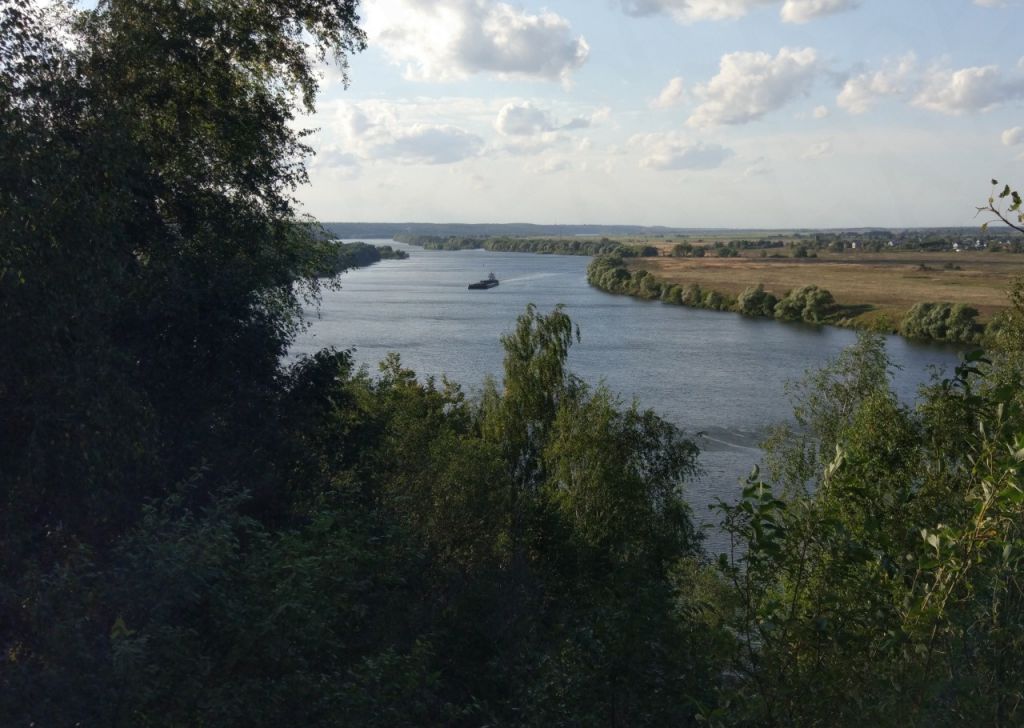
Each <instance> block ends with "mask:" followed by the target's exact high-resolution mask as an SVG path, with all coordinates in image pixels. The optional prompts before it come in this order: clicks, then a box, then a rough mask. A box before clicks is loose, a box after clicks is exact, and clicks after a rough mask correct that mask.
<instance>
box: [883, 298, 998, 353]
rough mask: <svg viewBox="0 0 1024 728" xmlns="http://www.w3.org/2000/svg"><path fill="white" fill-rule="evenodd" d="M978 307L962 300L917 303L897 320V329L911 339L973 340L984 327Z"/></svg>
mask: <svg viewBox="0 0 1024 728" xmlns="http://www.w3.org/2000/svg"><path fill="white" fill-rule="evenodd" d="M977 318H978V309H976V308H973V307H971V306H966V305H964V304H962V303H918V304H915V305H914V307H913V308H911V309H910V310H909V311H908V312H907V315H906V316H904V318H903V321H902V322H901V323H900V333H902V334H903V335H904V336H906V337H909V338H912V339H933V340H935V341H948V342H950V343H954V344H975V343H977V342H978V341H979V340H980V339H981V337H982V334H983V333H984V331H985V327H984V326H982V325H981V324H980V323H978V321H977Z"/></svg>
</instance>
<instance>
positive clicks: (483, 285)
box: [469, 273, 498, 291]
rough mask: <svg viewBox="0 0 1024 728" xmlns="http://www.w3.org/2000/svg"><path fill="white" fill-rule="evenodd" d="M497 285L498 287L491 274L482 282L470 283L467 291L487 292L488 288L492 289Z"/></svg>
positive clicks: (495, 279) (496, 280)
mask: <svg viewBox="0 0 1024 728" xmlns="http://www.w3.org/2000/svg"><path fill="white" fill-rule="evenodd" d="M497 285H498V279H497V278H495V277H494V274H493V273H491V274H490V275H489V276H487V277H486V278H485V279H484V280H482V281H477V282H476V283H470V284H469V290H471V291H484V290H487V289H488V288H494V287H495V286H497Z"/></svg>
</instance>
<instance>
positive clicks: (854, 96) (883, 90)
mask: <svg viewBox="0 0 1024 728" xmlns="http://www.w3.org/2000/svg"><path fill="white" fill-rule="evenodd" d="M916 73H917V58H916V57H915V56H914V54H913V53H908V54H907V55H905V56H903V57H902V58H900V59H899V60H897V61H888V62H886V63H885V64H884V66H883V68H882V69H880V70H878V71H875V72H867V73H860V74H858V75H856V76H853V77H851V78H849V79H848V80H847V81H846V83H845V84H844V85H843V89H842V91H840V92H839V96H838V97H837V98H836V103H837V104H838V105H839V107H840V108H842V109H845V110H846V111H849V112H850V113H851V114H863V113H865V112H866V111H868V110H870V109H871V107H872V106H874V105H875V104H876V103H878V101H879V100H880V99H882V98H886V97H893V96H897V97H902V96H906V95H907V94H908V93H910V91H911V89H912V88H913V86H914V85H915V84H916V83H917V81H916V78H915V76H916Z"/></svg>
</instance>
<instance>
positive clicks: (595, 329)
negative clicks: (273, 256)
mask: <svg viewBox="0 0 1024 728" xmlns="http://www.w3.org/2000/svg"><path fill="white" fill-rule="evenodd" d="M367 242H373V243H377V244H387V245H392V246H393V247H396V248H402V249H404V250H407V251H408V252H409V254H410V258H409V259H408V260H398V261H381V262H380V263H377V264H375V265H373V266H371V267H369V268H363V269H359V270H355V271H351V272H349V273H346V274H344V275H343V276H342V278H341V285H342V288H341V290H338V291H326V292H325V293H324V296H323V301H322V304H321V307H320V309H319V311H318V312H312V311H311V312H309V316H310V319H311V321H312V322H313V323H312V326H311V327H310V329H309V331H307V332H306V333H305V334H303V335H302V337H300V339H299V341H298V342H296V345H295V347H294V349H293V354H303V353H311V352H313V351H315V350H317V349H320V348H323V347H326V346H333V347H336V348H339V349H347V348H354V349H355V352H354V356H355V360H356V361H357V362H359V363H364V364H367V365H368V366H370V368H371V371H375V370H376V365H377V363H378V362H379V361H380V360H382V359H383V358H384V356H385V355H386V354H387V353H389V352H393V351H397V352H399V353H400V354H401V356H402V361H403V363H404V365H405V366H407V367H409V368H411V369H413V370H415V371H416V372H417V373H418V374H419V375H420V376H421V377H425V376H428V375H433V376H436V377H438V378H440V376H441V375H447V376H448V378H449V379H451V380H453V381H456V382H458V383H459V384H461V385H462V386H463V388H464V389H466V390H468V391H469V392H473V391H478V390H479V387H480V383H481V382H482V381H483V378H484V376H485V375H486V374H491V375H493V376H495V377H497V378H499V380H500V376H501V360H502V349H501V345H500V344H499V341H498V337H499V336H501V334H503V333H506V332H507V331H509V330H510V329H511V328H512V326H513V324H514V322H515V318H516V316H517V315H519V314H520V313H522V311H523V310H524V309H525V308H526V305H527V304H529V303H533V304H536V305H537V307H538V308H539V309H540V310H541V311H549V310H551V309H552V308H553V307H554V306H555V305H556V304H564V305H565V309H566V312H567V313H568V314H569V315H570V316H571V317H572V319H573V321H574V322H575V323H576V324H578V325H579V328H580V332H581V334H582V341H581V342H580V343H579V344H576V345H574V346H573V347H572V349H571V352H570V355H569V364H570V368H571V369H572V370H573V371H574V372H575V373H577V374H578V375H580V376H582V377H583V378H584V379H586V380H587V381H590V382H592V383H597V382H599V381H602V380H603V381H604V382H605V383H606V384H607V385H608V386H609V387H610V388H611V389H612V390H613V391H616V392H618V393H619V394H620V395H621V396H622V397H623V398H624V400H625V401H627V402H629V401H630V400H632V399H636V400H637V401H638V402H639V404H640V405H641V406H643V407H649V408H652V409H654V410H656V411H657V412H658V413H659V414H660V415H662V416H663V417H665V418H666V419H668V420H670V421H672V422H674V423H675V424H677V425H679V426H680V427H682V428H683V429H684V430H686V431H687V432H688V433H691V434H696V433H702V434H701V436H700V437H699V440H698V442H699V444H700V445H701V448H702V450H703V452H702V455H701V466H702V468H703V469H704V471H705V472H704V474H703V475H702V476H701V477H700V478H699V479H698V480H697V481H696V482H693V483H690V484H689V485H688V488H687V497H688V499H689V500H690V503H691V504H692V506H693V508H694V514H695V516H696V517H697V519H698V520H700V521H702V522H710V521H714V520H715V516H714V514H712V513H709V511H708V505H709V504H711V503H713V502H715V500H716V499H718V498H722V499H724V500H731V499H733V498H735V496H736V495H737V493H738V492H739V488H740V486H739V483H740V481H742V480H743V479H744V478H745V477H746V475H747V474H748V473H749V472H750V470H751V468H752V467H753V466H754V465H755V464H756V463H757V462H758V460H759V457H760V451H759V450H758V448H757V444H758V442H759V441H760V439H761V437H762V436H763V433H764V431H765V428H766V427H768V426H770V425H772V424H776V423H778V422H781V421H783V420H786V419H788V418H789V417H790V414H791V406H790V403H789V401H788V399H787V397H786V394H785V389H784V387H785V383H786V382H788V381H791V380H794V379H796V378H799V377H800V376H801V375H802V374H803V372H804V371H806V370H807V369H813V368H816V367H819V366H821V365H822V364H824V363H825V362H826V361H828V360H829V359H830V358H832V357H834V356H835V355H836V354H837V353H839V352H840V351H841V350H842V349H843V348H845V347H848V346H850V345H851V344H853V343H854V341H855V339H856V337H855V334H854V333H853V332H851V331H846V330H842V329H835V328H830V327H822V328H815V327H810V326H803V325H793V324H780V323H777V322H774V321H770V320H767V319H747V318H744V317H742V316H738V315H736V314H733V313H722V312H714V311H701V310H696V309H689V308H685V307H682V306H672V305H667V304H663V303H661V302H658V301H642V300H637V299H633V298H629V297H627V296H615V295H611V294H607V293H604V292H602V291H599V290H597V289H595V288H592V287H590V286H589V285H587V282H586V277H585V272H586V267H587V264H588V263H589V262H590V258H586V257H579V256H558V255H533V254H528V253H490V252H487V251H482V250H470V251H427V250H423V249H421V248H419V247H414V246H406V245H402V244H400V243H394V242H392V241H390V240H388V241H383V240H380V241H367ZM492 271H493V272H494V273H495V275H496V276H497V277H498V279H499V280H500V281H501V285H500V286H498V287H497V288H494V289H491V290H486V291H469V290H467V289H466V286H467V285H468V284H469V283H470V282H473V281H476V280H479V279H482V278H485V277H486V276H487V274H488V273H489V272H492ZM888 351H889V355H890V357H891V358H892V360H893V361H894V363H895V364H896V365H897V366H898V367H899V369H898V370H896V372H895V376H894V382H893V386H894V388H895V389H896V391H897V392H898V393H899V395H900V396H901V397H902V398H904V399H905V400H907V401H912V400H913V398H914V395H915V393H916V391H917V388H918V387H919V386H920V385H921V384H922V383H924V382H926V381H928V379H929V376H930V371H929V368H930V367H939V368H945V370H946V371H947V372H948V371H951V370H952V368H953V366H955V364H956V361H957V353H956V350H955V349H952V348H948V347H942V346H938V345H928V344H914V343H911V342H908V341H906V340H904V339H902V338H899V337H890V338H889V339H888ZM708 546H709V548H711V549H712V550H715V549H718V548H720V547H721V546H722V544H721V543H719V541H718V537H717V536H716V535H715V534H714V533H711V534H710V535H709V543H708Z"/></svg>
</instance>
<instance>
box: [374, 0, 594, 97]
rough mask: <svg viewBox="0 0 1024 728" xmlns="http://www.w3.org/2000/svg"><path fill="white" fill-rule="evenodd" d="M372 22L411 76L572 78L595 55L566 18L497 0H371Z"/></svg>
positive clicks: (377, 40) (380, 43) (378, 39)
mask: <svg viewBox="0 0 1024 728" xmlns="http://www.w3.org/2000/svg"><path fill="white" fill-rule="evenodd" d="M365 27H366V30H367V33H368V35H369V38H370V44H371V46H376V47H378V48H380V49H381V50H383V51H384V53H385V54H386V55H387V56H388V58H389V59H390V60H391V61H392V62H393V63H396V64H399V65H403V66H404V67H405V76H406V78H408V79H410V80H422V81H447V80H453V79H460V78H465V77H467V76H470V75H472V74H475V73H494V74H497V75H498V76H499V77H502V78H516V77H527V78H542V79H549V80H559V79H561V80H562V81H563V82H566V81H568V79H569V77H570V75H571V74H572V72H573V71H575V70H576V69H578V68H579V67H580V66H582V65H583V64H584V63H585V62H586V60H587V56H588V54H589V52H590V48H589V46H588V45H587V42H586V40H585V39H584V38H583V37H582V36H574V35H573V33H572V30H571V28H570V26H569V23H568V21H567V20H565V19H564V18H562V17H561V16H559V15H557V14H555V13H552V12H549V11H541V12H540V13H537V14H531V13H529V12H527V11H525V10H521V9H519V8H516V7H513V6H512V5H508V4H506V3H503V2H496V1H495V0H431V1H429V2H427V1H426V0H371V2H369V3H368V4H367V11H366V22H365Z"/></svg>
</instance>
